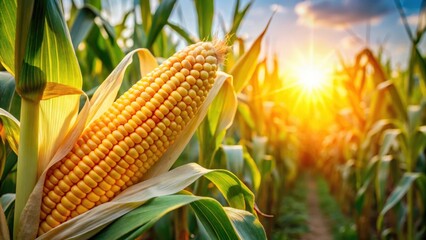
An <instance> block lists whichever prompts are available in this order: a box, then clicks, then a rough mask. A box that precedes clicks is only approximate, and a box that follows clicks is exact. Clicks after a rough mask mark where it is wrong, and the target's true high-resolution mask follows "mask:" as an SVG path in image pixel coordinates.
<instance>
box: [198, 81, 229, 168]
mask: <svg viewBox="0 0 426 240" xmlns="http://www.w3.org/2000/svg"><path fill="white" fill-rule="evenodd" d="M231 81H232V79H229V81H226V82H225V84H224V85H223V86H222V88H221V89H220V91H219V93H218V95H217V96H216V98H215V99H214V100H213V102H212V104H211V106H210V108H209V110H208V113H207V116H206V118H205V119H204V120H203V122H202V123H201V125H200V126H199V127H198V129H197V136H198V140H199V142H200V164H201V165H203V166H207V167H211V164H212V159H213V156H214V154H215V153H216V151H217V149H218V148H219V146H220V144H221V143H222V141H223V138H224V137H225V133H226V129H228V128H229V127H230V126H231V124H232V122H233V119H234V116H235V112H236V108H237V97H236V95H235V92H234V88H233V86H232V82H231Z"/></svg>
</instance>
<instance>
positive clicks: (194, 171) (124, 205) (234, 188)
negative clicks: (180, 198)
mask: <svg viewBox="0 0 426 240" xmlns="http://www.w3.org/2000/svg"><path fill="white" fill-rule="evenodd" d="M201 176H205V177H206V178H208V179H209V180H211V181H212V182H213V183H214V184H215V185H216V186H217V187H218V188H219V190H220V191H221V192H222V193H223V195H224V197H225V199H227V200H228V203H229V204H230V205H231V206H233V205H234V206H237V207H238V208H240V207H241V208H242V207H244V206H243V205H242V203H245V204H246V206H245V208H247V209H249V210H250V208H253V207H254V201H253V193H251V192H250V190H248V188H247V187H245V186H244V184H243V183H242V182H241V181H240V180H239V179H238V178H237V177H236V176H235V175H233V174H232V173H230V172H229V171H226V170H209V169H205V168H202V167H201V166H199V165H197V164H187V165H184V166H181V167H178V168H175V169H173V170H171V171H170V172H167V173H164V174H161V175H158V176H156V177H154V178H150V179H148V180H146V181H144V182H141V183H138V184H136V185H133V186H131V187H129V188H127V189H126V190H125V191H123V192H122V193H121V194H119V195H118V196H117V197H115V198H114V199H113V200H112V201H110V202H107V203H104V204H101V205H99V206H97V207H95V208H93V209H91V210H89V211H87V212H86V213H84V214H81V215H79V216H77V217H75V218H73V219H71V220H68V221H66V222H65V223H62V224H61V225H59V226H58V227H56V228H54V229H52V230H51V231H49V232H47V233H45V234H43V235H42V236H40V237H39V238H38V239H81V238H89V237H91V236H94V235H95V234H97V233H98V232H100V231H101V230H102V229H103V228H105V227H106V226H107V225H108V224H110V223H112V222H113V221H115V220H116V219H118V218H119V217H122V216H124V215H126V214H127V213H129V212H131V211H133V210H134V209H137V208H138V207H140V206H143V204H145V203H146V202H147V201H148V200H150V199H153V198H155V197H163V196H167V195H170V194H174V193H177V192H179V191H182V190H183V189H185V188H186V187H188V186H189V185H191V184H192V183H193V182H194V181H196V180H197V179H198V178H200V177H201ZM241 198H242V200H241ZM206 201H209V202H213V203H208V204H205V203H203V204H197V203H194V205H192V204H191V207H193V208H196V209H195V210H194V211H198V213H197V216H198V217H199V218H200V219H201V220H200V221H203V222H205V221H204V220H207V219H210V218H211V219H213V218H216V219H215V221H219V220H217V218H219V219H225V218H224V217H222V216H219V215H224V213H223V214H222V213H220V211H222V212H223V209H222V206H221V205H220V204H218V203H217V202H216V201H215V200H210V199H207V200H206ZM237 201H242V203H238V204H237ZM214 202H216V203H217V204H215V203H214ZM221 209H222V210H221ZM152 210H154V209H152ZM210 212H213V213H214V214H218V215H216V217H214V216H212V215H209V214H210ZM250 212H252V213H253V211H250ZM253 214H254V213H253ZM228 221H229V219H228ZM220 222H221V221H219V224H218V225H220ZM224 224H225V225H224V226H222V227H219V228H225V229H228V230H229V229H230V228H229V226H230V225H231V226H232V224H230V223H226V222H225V223H224ZM255 226H256V225H255ZM204 227H205V228H206V227H207V228H209V229H212V230H213V229H215V228H216V227H217V226H210V227H208V226H207V225H204ZM213 231H214V230H213ZM219 231H222V230H219ZM222 234H223V232H222ZM227 234H232V232H230V233H227ZM233 234H235V232H234V233H233ZM212 236H215V235H212Z"/></svg>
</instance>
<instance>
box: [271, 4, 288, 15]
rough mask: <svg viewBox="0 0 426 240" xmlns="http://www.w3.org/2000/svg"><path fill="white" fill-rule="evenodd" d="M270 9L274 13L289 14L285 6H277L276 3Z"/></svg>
mask: <svg viewBox="0 0 426 240" xmlns="http://www.w3.org/2000/svg"><path fill="white" fill-rule="evenodd" d="M269 8H270V9H271V10H272V11H273V12H277V13H285V12H287V11H288V9H287V8H285V7H284V6H282V5H280V4H276V3H274V4H272V5H271V6H270V7H269Z"/></svg>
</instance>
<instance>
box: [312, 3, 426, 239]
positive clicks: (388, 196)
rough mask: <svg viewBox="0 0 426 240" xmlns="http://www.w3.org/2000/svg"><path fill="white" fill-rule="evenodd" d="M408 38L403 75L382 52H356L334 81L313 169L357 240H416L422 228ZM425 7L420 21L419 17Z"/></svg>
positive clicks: (416, 62) (421, 151)
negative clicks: (329, 116)
mask: <svg viewBox="0 0 426 240" xmlns="http://www.w3.org/2000/svg"><path fill="white" fill-rule="evenodd" d="M395 2H396V3H397V7H398V9H399V11H400V13H401V18H402V20H403V22H404V24H405V26H406V30H407V32H408V36H409V37H410V40H411V43H412V46H411V57H410V60H409V64H408V68H407V70H401V69H392V67H391V66H392V64H391V62H390V60H388V61H386V60H385V59H384V58H383V48H380V49H379V51H378V52H376V53H375V52H373V51H372V50H371V49H369V48H366V49H364V50H362V51H361V52H360V53H359V54H358V55H357V56H356V58H355V61H354V62H353V63H351V64H347V63H345V62H343V61H342V66H343V70H342V71H341V72H338V73H336V76H335V88H336V93H337V95H336V96H337V99H339V101H335V104H334V106H333V112H334V119H335V121H334V124H333V125H332V126H331V127H330V128H329V130H328V134H327V137H326V138H325V139H324V141H323V144H322V148H323V149H324V151H322V152H321V153H319V156H320V157H319V158H318V161H317V167H318V168H320V169H321V170H322V171H323V172H324V173H325V176H326V178H327V180H328V182H329V185H330V188H331V191H332V192H334V195H335V197H336V199H337V201H338V202H339V203H340V205H341V207H342V209H343V211H344V212H346V213H347V214H348V215H350V216H353V217H354V219H356V224H357V231H358V236H359V238H360V239H372V238H373V239H423V238H424V237H425V236H426V235H425V234H426V228H425V226H426V225H425V220H426V219H425V207H426V206H425V202H426V195H425V193H426V191H425V186H426V168H425V166H426V165H425V148H426V132H425V124H426V122H425V117H426V116H425V115H424V112H425V108H424V107H425V106H424V105H425V93H426V92H425V82H426V74H425V69H426V65H425V61H424V57H423V56H422V54H421V52H420V50H419V45H418V43H419V42H420V40H421V38H422V36H423V34H424V31H425V27H424V25H423V23H422V21H419V25H418V28H417V31H416V33H415V34H413V33H412V32H411V30H410V28H409V27H408V24H407V21H406V17H405V14H404V12H403V9H402V7H401V6H400V4H399V1H395ZM424 6H425V2H424V1H423V3H422V8H421V12H420V16H424V9H425V8H424Z"/></svg>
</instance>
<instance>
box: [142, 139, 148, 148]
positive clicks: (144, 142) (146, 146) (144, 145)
mask: <svg viewBox="0 0 426 240" xmlns="http://www.w3.org/2000/svg"><path fill="white" fill-rule="evenodd" d="M141 146H142V147H143V148H144V149H145V150H146V149H149V144H148V143H147V142H146V141H142V142H141Z"/></svg>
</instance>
